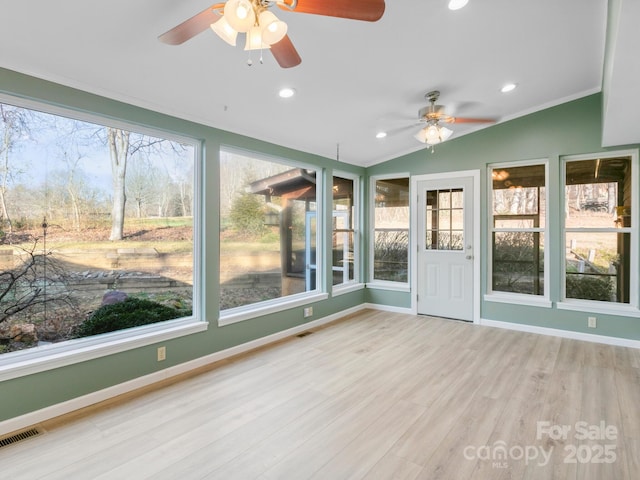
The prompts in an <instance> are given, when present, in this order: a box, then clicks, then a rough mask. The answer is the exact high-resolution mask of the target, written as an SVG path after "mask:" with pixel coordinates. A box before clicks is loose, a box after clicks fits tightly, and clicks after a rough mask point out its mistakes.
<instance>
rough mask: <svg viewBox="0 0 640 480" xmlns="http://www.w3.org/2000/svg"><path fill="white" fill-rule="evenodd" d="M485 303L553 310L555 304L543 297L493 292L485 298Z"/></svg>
mask: <svg viewBox="0 0 640 480" xmlns="http://www.w3.org/2000/svg"><path fill="white" fill-rule="evenodd" d="M484 301H485V302H495V303H509V304H515V305H527V306H529V307H541V308H551V307H552V306H553V302H551V300H549V299H547V298H544V297H542V296H541V295H529V294H526V293H513V292H492V293H487V294H486V295H485V296H484Z"/></svg>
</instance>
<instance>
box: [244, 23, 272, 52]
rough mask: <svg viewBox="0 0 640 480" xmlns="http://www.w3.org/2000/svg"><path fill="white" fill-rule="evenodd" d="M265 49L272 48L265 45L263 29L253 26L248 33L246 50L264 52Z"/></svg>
mask: <svg viewBox="0 0 640 480" xmlns="http://www.w3.org/2000/svg"><path fill="white" fill-rule="evenodd" d="M263 48H271V45H269V44H267V43H264V40H263V38H262V28H260V27H259V26H253V27H251V28H250V29H249V31H248V32H247V41H246V43H245V45H244V49H245V50H262V49H263Z"/></svg>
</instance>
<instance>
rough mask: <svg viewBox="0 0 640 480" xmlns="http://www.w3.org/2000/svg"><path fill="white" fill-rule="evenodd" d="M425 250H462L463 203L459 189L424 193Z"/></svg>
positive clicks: (461, 192)
mask: <svg viewBox="0 0 640 480" xmlns="http://www.w3.org/2000/svg"><path fill="white" fill-rule="evenodd" d="M425 196H426V202H427V204H426V208H425V225H426V238H425V249H426V250H462V249H463V245H464V235H463V234H464V203H463V190H462V189H461V188H456V189H446V190H428V191H427V192H426V195H425Z"/></svg>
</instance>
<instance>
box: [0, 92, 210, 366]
mask: <svg viewBox="0 0 640 480" xmlns="http://www.w3.org/2000/svg"><path fill="white" fill-rule="evenodd" d="M65 115H66V113H65ZM197 156H198V152H197V147H196V144H195V143H189V142H188V141H186V140H177V139H170V138H166V137H164V136H163V135H161V134H154V133H151V134H150V133H148V132H137V131H135V129H129V128H124V127H123V126H122V125H112V124H109V123H106V124H98V123H92V122H88V121H83V120H78V119H73V118H68V117H65V116H61V115H59V114H50V113H42V112H40V111H36V110H33V109H29V108H23V107H21V106H15V105H9V104H6V103H3V104H0V353H8V354H10V353H11V352H14V351H16V350H25V349H31V348H32V347H39V346H44V345H50V344H57V343H61V342H65V341H67V340H78V339H82V338H83V337H91V336H94V335H97V334H103V333H109V332H114V331H125V332H126V335H125V337H130V336H133V335H135V332H136V330H128V329H130V328H132V327H140V326H142V325H147V324H158V323H161V322H164V321H167V320H175V319H179V318H185V317H192V315H193V308H194V305H193V301H194V282H195V280H196V275H195V274H194V211H195V209H196V206H195V205H196V203H195V201H194V199H195V198H196V194H197V192H195V191H194V185H195V184H196V183H195V179H194V177H195V175H196V173H197V167H196V165H197V162H196V159H197ZM195 307H197V305H196V306H195ZM69 343H71V342H69ZM83 345H84V343H83ZM47 351H48V352H51V351H52V350H51V348H49V349H48V350H47ZM21 353H25V352H21ZM43 353H44V352H43Z"/></svg>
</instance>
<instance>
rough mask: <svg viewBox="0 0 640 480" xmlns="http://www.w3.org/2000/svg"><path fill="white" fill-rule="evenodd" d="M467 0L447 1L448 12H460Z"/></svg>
mask: <svg viewBox="0 0 640 480" xmlns="http://www.w3.org/2000/svg"><path fill="white" fill-rule="evenodd" d="M467 3H469V0H449V10H460V9H461V8H462V7H464V6H465V5H466V4H467Z"/></svg>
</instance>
